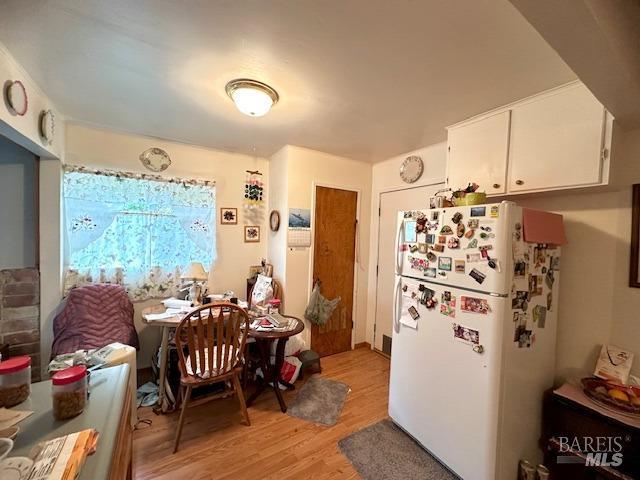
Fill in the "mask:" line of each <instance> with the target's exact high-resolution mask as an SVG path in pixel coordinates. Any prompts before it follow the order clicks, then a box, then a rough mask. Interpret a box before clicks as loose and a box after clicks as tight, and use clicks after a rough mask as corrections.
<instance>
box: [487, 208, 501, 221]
mask: <svg viewBox="0 0 640 480" xmlns="http://www.w3.org/2000/svg"><path fill="white" fill-rule="evenodd" d="M499 215H500V209H499V208H498V206H497V205H494V206H492V207H491V211H490V212H489V216H490V217H491V218H498V216H499Z"/></svg>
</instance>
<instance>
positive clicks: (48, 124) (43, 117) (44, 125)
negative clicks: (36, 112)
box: [40, 110, 56, 145]
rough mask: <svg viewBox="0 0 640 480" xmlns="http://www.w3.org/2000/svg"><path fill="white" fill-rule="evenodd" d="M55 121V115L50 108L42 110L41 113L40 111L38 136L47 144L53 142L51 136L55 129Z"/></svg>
mask: <svg viewBox="0 0 640 480" xmlns="http://www.w3.org/2000/svg"><path fill="white" fill-rule="evenodd" d="M55 121H56V118H55V115H54V114H53V112H52V111H51V110H43V111H42V113H40V136H41V137H42V140H44V143H46V144H47V145H51V144H52V143H53V136H54V134H55V131H56V123H55Z"/></svg>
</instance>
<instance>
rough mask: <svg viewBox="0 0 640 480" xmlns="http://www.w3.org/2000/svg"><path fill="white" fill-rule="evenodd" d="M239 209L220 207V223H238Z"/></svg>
mask: <svg viewBox="0 0 640 480" xmlns="http://www.w3.org/2000/svg"><path fill="white" fill-rule="evenodd" d="M237 224H238V209H237V208H221V209H220V225H237Z"/></svg>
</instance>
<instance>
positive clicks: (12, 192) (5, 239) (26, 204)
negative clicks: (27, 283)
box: [0, 136, 38, 269]
mask: <svg viewBox="0 0 640 480" xmlns="http://www.w3.org/2000/svg"><path fill="white" fill-rule="evenodd" d="M36 162H37V159H36V157H35V156H34V155H33V153H31V152H29V151H28V150H26V149H24V148H22V147H21V146H19V145H17V144H16V143H14V142H12V141H11V140H9V139H7V138H5V137H2V136H0V205H2V208H0V225H1V226H2V227H1V228H0V269H3V268H23V267H35V266H36V257H37V252H36V245H37V238H36V235H37V233H36V232H37V229H36V221H37V215H36V214H37V206H36V192H37V189H38V185H37V184H36V180H37V177H36V168H37V166H36Z"/></svg>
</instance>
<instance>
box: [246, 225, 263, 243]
mask: <svg viewBox="0 0 640 480" xmlns="http://www.w3.org/2000/svg"><path fill="white" fill-rule="evenodd" d="M244 241H245V243H257V242H259V241H260V227H256V226H245V227H244Z"/></svg>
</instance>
